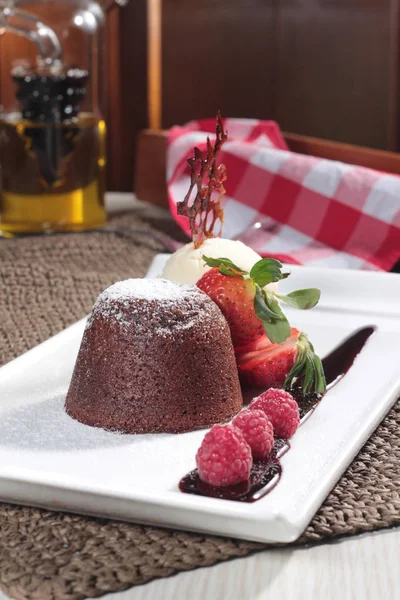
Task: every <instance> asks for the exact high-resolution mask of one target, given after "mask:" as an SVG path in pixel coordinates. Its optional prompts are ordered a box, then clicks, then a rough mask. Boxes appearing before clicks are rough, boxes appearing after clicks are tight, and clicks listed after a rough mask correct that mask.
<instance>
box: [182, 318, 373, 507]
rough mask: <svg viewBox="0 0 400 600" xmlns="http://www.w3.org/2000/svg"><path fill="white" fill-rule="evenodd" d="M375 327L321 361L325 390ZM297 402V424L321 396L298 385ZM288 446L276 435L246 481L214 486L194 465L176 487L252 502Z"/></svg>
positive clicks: (268, 484) (269, 484)
mask: <svg viewBox="0 0 400 600" xmlns="http://www.w3.org/2000/svg"><path fill="white" fill-rule="evenodd" d="M374 331H375V327H372V326H371V327H364V328H362V329H359V330H357V331H355V332H354V333H353V334H352V335H351V336H350V337H348V338H347V339H346V340H345V341H344V342H342V343H341V344H340V345H339V346H337V347H336V348H335V349H334V350H332V352H331V353H330V354H328V355H327V356H326V357H325V358H324V359H323V361H322V364H323V366H324V371H325V377H326V384H327V391H329V390H330V389H332V387H333V386H334V385H336V384H337V383H338V382H339V381H340V380H341V379H342V378H343V377H344V376H345V375H346V373H347V371H348V370H349V369H350V367H351V366H352V364H353V363H354V361H355V359H356V357H357V356H358V354H359V353H360V352H361V350H362V349H363V348H364V346H365V344H366V342H367V340H368V339H369V338H370V337H371V335H372V334H373V333H374ZM291 393H292V395H293V396H294V398H295V400H296V401H297V402H298V404H299V410H300V419H301V421H300V424H301V423H304V421H305V420H306V419H308V417H310V415H311V414H312V413H313V412H314V410H315V409H316V407H317V406H318V404H319V402H320V401H321V399H322V396H321V395H320V394H307V396H305V397H303V395H302V393H301V387H298V388H295V389H294V390H291ZM289 449H290V444H289V441H288V440H284V439H280V438H277V439H275V445H274V448H273V450H272V452H271V453H270V455H269V456H268V457H267V458H265V459H263V460H255V461H254V463H253V467H252V469H251V472H250V478H249V480H248V481H244V482H241V483H239V484H236V485H231V486H228V487H214V486H212V485H209V484H208V483H205V482H204V481H202V480H201V479H200V477H199V474H198V471H197V469H195V470H194V471H191V472H190V473H188V474H187V475H185V477H183V478H182V479H181V481H180V482H179V489H180V490H181V491H182V492H185V493H187V494H196V495H198V496H210V497H211V498H222V499H224V500H237V501H239V502H255V501H256V500H258V499H259V498H262V497H263V496H265V495H266V494H268V493H269V492H270V491H272V490H273V489H274V487H275V486H276V485H277V483H278V482H279V479H280V478H281V474H282V465H281V463H280V460H279V459H280V458H281V457H282V456H283V455H284V454H286V452H287V451H288V450H289Z"/></svg>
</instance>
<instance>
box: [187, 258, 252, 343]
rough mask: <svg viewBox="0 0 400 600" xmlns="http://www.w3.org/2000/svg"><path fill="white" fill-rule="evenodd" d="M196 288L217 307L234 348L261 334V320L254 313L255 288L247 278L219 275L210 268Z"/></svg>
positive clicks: (249, 341)
mask: <svg viewBox="0 0 400 600" xmlns="http://www.w3.org/2000/svg"><path fill="white" fill-rule="evenodd" d="M197 286H198V287H199V288H200V289H201V290H202V291H203V292H205V293H206V294H207V295H208V296H210V298H211V299H212V300H214V302H215V303H216V304H218V306H219V308H220V309H221V311H222V313H223V315H224V317H225V319H226V320H227V321H228V325H229V328H230V330H231V336H232V342H233V345H234V346H244V345H248V344H250V343H251V342H253V341H254V340H257V339H258V338H260V337H261V336H262V335H263V334H264V328H263V324H262V321H260V319H259V318H258V317H257V315H256V313H255V311H254V296H255V294H256V288H255V285H254V283H253V282H252V280H251V279H242V278H241V277H234V276H232V275H222V273H220V272H219V270H218V269H216V268H213V269H210V270H209V271H207V272H206V273H205V274H204V275H203V276H202V277H201V279H200V280H199V281H198V282H197Z"/></svg>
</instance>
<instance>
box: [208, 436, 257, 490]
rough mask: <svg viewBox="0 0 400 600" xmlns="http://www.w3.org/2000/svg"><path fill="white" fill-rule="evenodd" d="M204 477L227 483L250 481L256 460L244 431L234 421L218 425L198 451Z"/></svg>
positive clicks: (221, 484)
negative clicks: (234, 425) (237, 427)
mask: <svg viewBox="0 0 400 600" xmlns="http://www.w3.org/2000/svg"><path fill="white" fill-rule="evenodd" d="M196 464H197V468H198V471H199V475H200V479H202V481H205V482H206V483H209V484H210V485H215V486H220V487H226V486H228V485H234V484H235V483H239V482H241V481H246V480H247V479H248V478H249V475H250V469H251V467H252V464H253V460H252V458H251V449H250V446H249V445H248V443H247V442H246V440H245V439H244V436H243V434H242V432H241V431H240V430H239V429H236V427H232V425H214V427H212V429H210V431H209V432H208V433H206V435H205V436H204V439H203V441H202V443H201V446H200V448H199V449H198V451H197V454H196Z"/></svg>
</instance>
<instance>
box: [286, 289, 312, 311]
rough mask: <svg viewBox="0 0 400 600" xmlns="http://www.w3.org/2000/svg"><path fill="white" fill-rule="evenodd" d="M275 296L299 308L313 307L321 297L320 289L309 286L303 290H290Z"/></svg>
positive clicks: (307, 308)
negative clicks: (287, 292) (288, 292)
mask: <svg viewBox="0 0 400 600" xmlns="http://www.w3.org/2000/svg"><path fill="white" fill-rule="evenodd" d="M276 296H277V297H278V298H279V299H280V300H283V302H286V304H289V305H290V306H294V308H299V309H300V310H309V309H310V308H313V307H314V306H315V305H316V304H318V301H319V299H320V297H321V291H320V290H318V289H317V288H309V289H305V290H296V291H295V292H291V293H290V294H287V295H286V296H284V295H282V294H276Z"/></svg>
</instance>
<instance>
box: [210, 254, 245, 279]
mask: <svg viewBox="0 0 400 600" xmlns="http://www.w3.org/2000/svg"><path fill="white" fill-rule="evenodd" d="M202 258H203V260H204V262H205V263H206V265H208V266H209V267H217V268H218V269H219V272H220V273H222V274H223V275H231V276H233V277H242V276H243V275H248V272H247V271H243V269H241V268H240V267H237V266H236V265H235V264H234V263H233V262H232V261H231V260H230V259H229V258H211V257H210V256H205V255H204V254H203V257H202Z"/></svg>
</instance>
